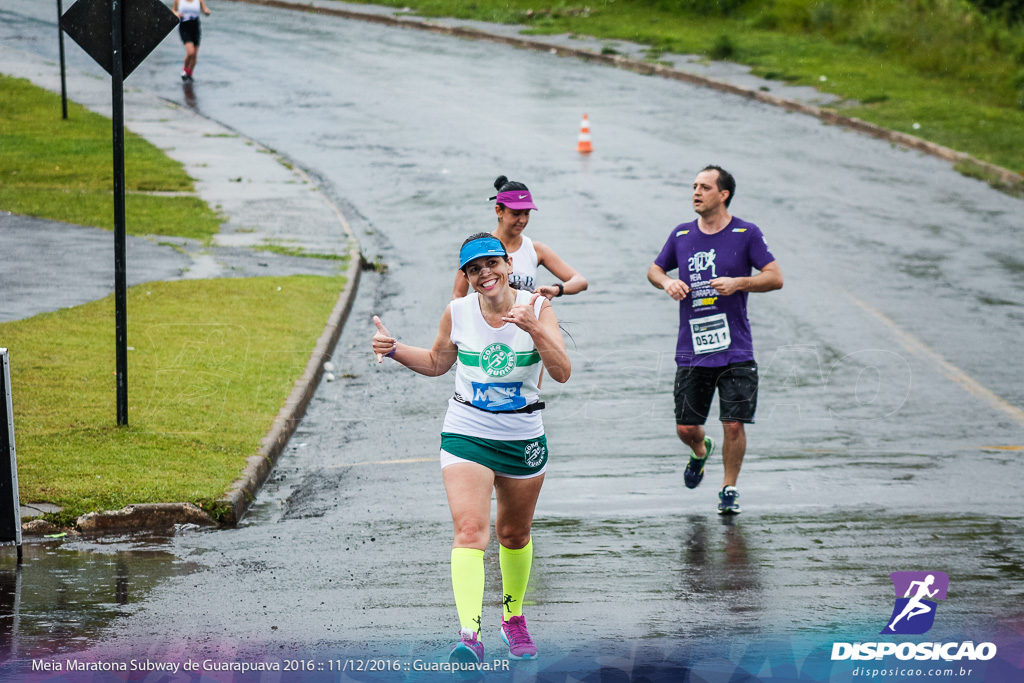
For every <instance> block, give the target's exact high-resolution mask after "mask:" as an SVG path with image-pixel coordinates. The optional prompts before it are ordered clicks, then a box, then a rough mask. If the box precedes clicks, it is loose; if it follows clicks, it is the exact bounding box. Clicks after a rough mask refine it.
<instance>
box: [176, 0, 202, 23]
mask: <svg viewBox="0 0 1024 683" xmlns="http://www.w3.org/2000/svg"><path fill="white" fill-rule="evenodd" d="M201 9H202V7H201V6H200V4H199V0H178V11H179V12H181V20H182V21H188V20H190V19H198V18H199V12H200V10H201Z"/></svg>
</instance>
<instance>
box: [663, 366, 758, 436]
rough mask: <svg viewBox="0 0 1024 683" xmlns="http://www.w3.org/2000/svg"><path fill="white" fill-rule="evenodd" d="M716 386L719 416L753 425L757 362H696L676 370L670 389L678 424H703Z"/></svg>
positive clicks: (725, 419)
mask: <svg viewBox="0 0 1024 683" xmlns="http://www.w3.org/2000/svg"><path fill="white" fill-rule="evenodd" d="M715 389H718V410H719V419H720V420H722V421H723V422H747V423H751V424H753V422H754V412H755V411H756V410H757V363H755V362H754V361H752V360H751V361H743V362H740V363H732V364H730V365H723V366H721V367H717V368H705V367H701V366H699V365H694V366H685V367H679V368H677V369H676V384H675V390H674V392H673V394H674V396H675V399H676V424H677V425H702V424H704V423H705V422H706V421H707V419H708V413H709V412H710V410H711V399H712V398H713V397H714V395H715Z"/></svg>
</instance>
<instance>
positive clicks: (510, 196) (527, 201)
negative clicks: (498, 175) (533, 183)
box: [491, 190, 537, 211]
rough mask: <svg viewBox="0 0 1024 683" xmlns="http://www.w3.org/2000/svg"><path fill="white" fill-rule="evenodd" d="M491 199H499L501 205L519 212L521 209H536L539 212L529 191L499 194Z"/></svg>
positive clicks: (512, 191) (511, 191)
mask: <svg viewBox="0 0 1024 683" xmlns="http://www.w3.org/2000/svg"><path fill="white" fill-rule="evenodd" d="M491 199H497V200H498V203H499V204H504V205H505V207H506V208H509V209H515V210H516V211H519V210H521V209H534V210H537V207H536V205H535V204H534V203H533V197H531V196H530V191H529V190H510V191H508V192H499V193H498V194H497V195H496V196H494V197H491Z"/></svg>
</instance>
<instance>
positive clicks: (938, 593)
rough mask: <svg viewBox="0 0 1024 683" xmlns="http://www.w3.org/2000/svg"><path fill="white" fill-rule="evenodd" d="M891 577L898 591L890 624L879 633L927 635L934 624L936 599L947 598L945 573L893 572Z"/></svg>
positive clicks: (946, 577) (947, 578) (947, 579)
mask: <svg viewBox="0 0 1024 683" xmlns="http://www.w3.org/2000/svg"><path fill="white" fill-rule="evenodd" d="M889 578H890V579H892V585H893V587H894V588H895V589H896V606H895V607H893V610H892V616H891V617H889V625H888V626H886V627H885V628H883V629H882V630H881V631H879V633H900V634H903V635H918V634H921V633H927V632H928V630H929V629H930V628H931V627H932V624H934V623H935V610H936V609H937V608H938V603H937V602H936V600H945V599H946V591H947V590H948V589H949V577H948V576H946V574H945V573H944V572H893V573H892V574H889Z"/></svg>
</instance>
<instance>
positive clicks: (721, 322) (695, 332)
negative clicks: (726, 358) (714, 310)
mask: <svg viewBox="0 0 1024 683" xmlns="http://www.w3.org/2000/svg"><path fill="white" fill-rule="evenodd" d="M690 336H691V337H692V339H693V352H694V353H695V354H700V353H711V352H712V351H724V350H725V349H727V348H729V344H731V343H732V337H731V336H729V319H728V318H727V317H726V315H725V313H719V314H718V315H709V316H707V317H705V318H694V319H693V320H691V321H690Z"/></svg>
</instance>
